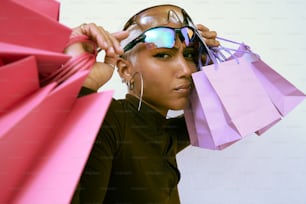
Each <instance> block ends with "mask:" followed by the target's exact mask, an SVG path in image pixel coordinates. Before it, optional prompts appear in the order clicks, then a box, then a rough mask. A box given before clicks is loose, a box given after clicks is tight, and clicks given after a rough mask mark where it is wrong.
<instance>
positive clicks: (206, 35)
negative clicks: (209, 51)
mask: <svg viewBox="0 0 306 204" xmlns="http://www.w3.org/2000/svg"><path fill="white" fill-rule="evenodd" d="M201 35H202V36H203V37H204V38H207V39H215V38H216V37H217V32H216V31H206V32H201Z"/></svg>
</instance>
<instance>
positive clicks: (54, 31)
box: [0, 0, 71, 52]
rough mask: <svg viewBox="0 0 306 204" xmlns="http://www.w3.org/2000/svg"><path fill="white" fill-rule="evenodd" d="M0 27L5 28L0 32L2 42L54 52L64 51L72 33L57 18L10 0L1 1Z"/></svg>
mask: <svg viewBox="0 0 306 204" xmlns="http://www.w3.org/2000/svg"><path fill="white" fill-rule="evenodd" d="M0 27H1V28H5V32H0V39H1V41H2V42H6V43H12V44H18V45H21V46H27V47H32V48H38V49H42V50H49V51H53V52H63V51H64V48H65V46H66V43H67V42H68V40H69V37H70V34H71V29H70V28H68V27H66V26H64V25H62V24H60V23H59V22H57V21H56V20H54V19H52V18H50V17H48V16H46V15H43V14H41V13H40V12H37V10H34V9H29V7H28V6H24V5H23V4H22V3H20V2H17V1H10V0H2V1H1V7H0ZM54 39H56V40H54Z"/></svg>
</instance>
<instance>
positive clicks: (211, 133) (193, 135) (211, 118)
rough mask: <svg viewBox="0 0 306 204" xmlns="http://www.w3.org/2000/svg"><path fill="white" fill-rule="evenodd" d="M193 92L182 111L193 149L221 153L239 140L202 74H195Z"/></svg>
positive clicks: (239, 137)
mask: <svg viewBox="0 0 306 204" xmlns="http://www.w3.org/2000/svg"><path fill="white" fill-rule="evenodd" d="M193 78H194V83H195V84H196V87H195V89H193V90H192V92H191V95H190V98H189V99H190V103H189V107H188V108H186V109H185V110H184V115H185V120H186V125H187V129H188V133H189V137H190V143H191V145H193V146H197V147H202V148H206V149H212V150H222V149H224V148H226V147H228V146H229V145H231V144H233V143H235V142H236V141H238V140H240V139H241V136H240V135H239V134H238V132H237V131H236V130H235V129H234V128H232V127H231V126H230V125H229V124H228V123H227V120H226V115H225V114H226V112H225V111H224V108H223V107H222V104H221V102H220V100H219V99H218V96H217V95H216V93H215V91H214V90H213V88H212V86H211V85H210V83H209V81H208V80H207V78H206V76H205V74H204V73H203V72H198V73H195V74H194V76H193Z"/></svg>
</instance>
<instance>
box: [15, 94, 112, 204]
mask: <svg viewBox="0 0 306 204" xmlns="http://www.w3.org/2000/svg"><path fill="white" fill-rule="evenodd" d="M112 94H113V92H112V91H107V92H100V93H97V94H91V95H89V96H85V97H82V98H80V99H78V100H77V102H76V103H75V104H74V106H73V108H72V110H71V112H70V113H69V116H68V118H67V119H66V120H65V122H64V123H63V124H62V125H61V128H60V129H59V131H55V132H54V137H53V139H52V141H50V144H49V145H48V146H46V148H48V149H47V151H46V153H45V154H42V155H41V157H43V158H48V159H43V160H38V161H37V162H38V165H37V166H36V168H35V169H34V170H33V172H32V174H31V177H29V178H28V181H27V182H26V184H25V186H23V189H24V190H23V191H22V192H21V193H20V194H19V195H18V197H17V198H16V199H15V200H14V202H16V203H31V204H41V203H44V204H48V203H50V204H53V203H69V201H70V199H71V197H72V195H73V192H74V189H75V187H76V185H77V182H78V180H79V177H80V175H81V172H82V170H83V167H84V165H85V163H86V161H87V157H88V155H89V153H90V150H91V147H92V145H93V142H94V140H95V137H96V134H97V131H98V129H99V127H100V125H101V123H102V120H103V118H104V116H105V114H106V111H107V109H108V106H109V103H110V101H111V99H112Z"/></svg>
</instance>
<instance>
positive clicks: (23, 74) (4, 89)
mask: <svg viewBox="0 0 306 204" xmlns="http://www.w3.org/2000/svg"><path fill="white" fill-rule="evenodd" d="M16 82H18V83H16ZM0 89H1V95H0V116H1V115H2V114H3V113H4V112H5V111H6V110H7V108H9V107H10V106H13V105H14V104H16V103H17V102H19V101H20V100H22V99H23V98H24V97H25V96H28V95H29V94H31V93H33V92H34V91H37V90H38V89H39V81H38V71H37V64H36V60H35V57H33V56H30V57H27V58H25V59H22V60H19V61H16V62H14V63H10V64H7V65H5V66H0Z"/></svg>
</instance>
